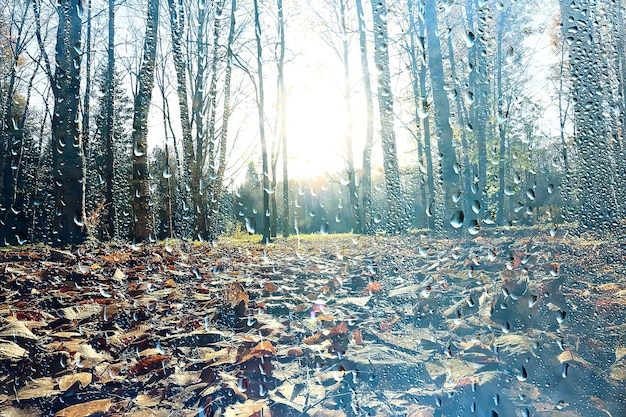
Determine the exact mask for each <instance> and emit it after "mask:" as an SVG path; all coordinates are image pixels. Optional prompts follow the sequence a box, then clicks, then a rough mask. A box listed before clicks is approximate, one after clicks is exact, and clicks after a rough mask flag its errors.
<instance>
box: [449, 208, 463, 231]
mask: <svg viewBox="0 0 626 417" xmlns="http://www.w3.org/2000/svg"><path fill="white" fill-rule="evenodd" d="M464 221H465V214H463V212H462V211H461V210H459V211H457V212H456V213H454V215H453V216H452V218H451V219H450V226H452V227H453V228H455V229H460V228H461V227H463V222H464Z"/></svg>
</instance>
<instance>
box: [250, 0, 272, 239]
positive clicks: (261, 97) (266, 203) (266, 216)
mask: <svg viewBox="0 0 626 417" xmlns="http://www.w3.org/2000/svg"><path fill="white" fill-rule="evenodd" d="M254 29H255V31H254V32H255V38H256V48H257V54H256V62H257V76H258V79H259V88H258V90H259V91H258V97H257V109H258V113H259V136H260V137H261V154H262V155H261V156H262V158H263V161H262V164H263V174H262V175H263V180H262V184H263V238H262V240H261V243H265V244H268V243H269V242H270V239H271V238H270V200H269V191H270V189H269V187H270V182H269V175H270V172H269V163H268V160H267V140H266V138H265V92H264V89H263V84H264V83H263V48H262V46H261V21H260V19H259V3H258V0H254Z"/></svg>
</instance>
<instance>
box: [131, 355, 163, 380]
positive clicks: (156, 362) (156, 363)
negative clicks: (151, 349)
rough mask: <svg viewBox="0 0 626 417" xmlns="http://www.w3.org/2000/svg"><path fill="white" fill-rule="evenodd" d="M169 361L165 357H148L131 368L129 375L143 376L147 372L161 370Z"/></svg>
mask: <svg viewBox="0 0 626 417" xmlns="http://www.w3.org/2000/svg"><path fill="white" fill-rule="evenodd" d="M169 361H170V358H168V357H167V356H163V355H155V356H149V357H147V358H143V359H142V360H140V361H139V362H137V364H136V365H135V366H133V367H132V369H131V370H130V372H129V374H130V375H131V376H139V375H145V374H147V373H148V372H150V371H153V370H155V369H161V368H163V364H164V363H166V362H169Z"/></svg>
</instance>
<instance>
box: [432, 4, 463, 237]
mask: <svg viewBox="0 0 626 417" xmlns="http://www.w3.org/2000/svg"><path fill="white" fill-rule="evenodd" d="M423 16H424V24H425V25H426V40H427V44H428V47H427V50H428V67H429V70H430V80H431V89H432V94H433V105H434V110H435V123H436V126H437V129H438V131H439V141H438V144H439V154H440V155H441V157H440V172H441V180H442V189H443V193H444V208H443V210H444V211H443V219H444V227H448V226H447V225H451V226H452V227H453V228H460V227H461V225H462V224H463V220H464V216H465V214H464V213H463V214H461V213H462V212H460V211H459V208H458V207H457V204H456V202H455V201H454V197H453V196H454V195H456V194H457V193H458V192H459V184H458V174H457V172H456V171H457V160H456V155H455V152H454V147H453V133H452V126H450V105H449V103H448V97H447V95H446V91H445V78H444V72H443V60H442V56H441V45H440V43H439V37H438V36H437V9H436V5H435V0H424V13H423Z"/></svg>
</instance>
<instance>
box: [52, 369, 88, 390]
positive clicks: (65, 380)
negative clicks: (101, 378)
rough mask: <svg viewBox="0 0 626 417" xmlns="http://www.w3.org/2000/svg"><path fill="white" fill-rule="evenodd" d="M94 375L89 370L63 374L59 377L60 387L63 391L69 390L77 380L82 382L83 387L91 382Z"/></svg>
mask: <svg viewBox="0 0 626 417" xmlns="http://www.w3.org/2000/svg"><path fill="white" fill-rule="evenodd" d="M91 378H92V375H91V374H90V373H89V372H79V373H77V374H70V375H65V376H62V377H61V378H60V379H59V389H60V390H61V391H67V390H68V389H70V388H71V386H72V385H74V383H76V382H77V381H78V382H79V383H80V386H81V388H84V387H86V386H87V385H89V384H91Z"/></svg>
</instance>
